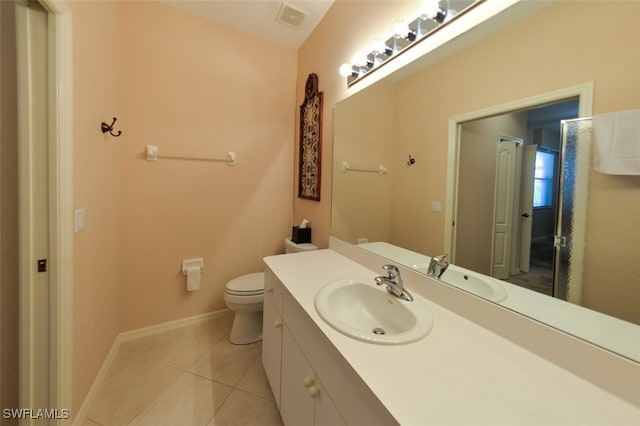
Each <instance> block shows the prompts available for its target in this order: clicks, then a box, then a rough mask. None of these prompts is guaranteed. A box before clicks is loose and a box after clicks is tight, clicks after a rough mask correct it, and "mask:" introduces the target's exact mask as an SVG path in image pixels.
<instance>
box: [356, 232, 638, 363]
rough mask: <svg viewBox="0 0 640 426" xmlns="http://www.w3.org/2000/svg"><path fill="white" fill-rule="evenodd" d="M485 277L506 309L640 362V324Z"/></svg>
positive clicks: (414, 256)
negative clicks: (498, 288) (504, 294)
mask: <svg viewBox="0 0 640 426" xmlns="http://www.w3.org/2000/svg"><path fill="white" fill-rule="evenodd" d="M358 247H360V248H363V249H364V250H367V251H369V252H371V253H374V254H378V255H380V256H383V257H386V258H388V259H392V260H393V261H394V262H396V263H400V264H402V265H405V266H409V267H410V265H412V264H416V263H423V264H424V263H428V262H429V260H430V259H431V258H430V257H428V256H425V255H423V254H420V253H415V252H412V251H410V250H407V249H405V248H402V247H397V246H394V245H393V244H389V243H386V242H382V241H379V242H372V243H365V244H359V245H358ZM460 269H464V268H460ZM485 277H486V279H488V280H491V281H494V282H496V283H498V285H500V286H501V287H503V288H504V289H505V291H506V292H507V298H506V299H505V300H501V301H500V302H499V304H500V305H502V306H504V307H505V308H509V309H512V310H514V311H516V312H520V313H521V314H523V315H526V316H528V317H529V318H533V319H535V320H537V321H540V322H543V323H545V324H547V325H549V326H551V327H555V328H557V329H559V330H563V331H565V332H566V333H569V334H572V335H574V336H577V337H579V338H581V339H584V340H587V341H589V342H592V343H594V344H596V345H599V346H601V347H603V348H607V349H608V350H610V351H613V352H615V353H618V354H620V355H622V356H625V357H627V358H629V359H632V360H636V361H639V362H640V327H638V326H637V325H636V324H633V323H630V322H627V321H624V320H621V319H618V318H614V317H612V316H609V315H605V314H603V313H600V312H597V311H594V310H591V309H586V308H584V307H582V306H580V305H576V304H573V303H568V302H565V301H564V300H561V299H556V298H555V297H549V296H546V295H544V294H540V293H537V292H535V291H531V290H528V289H525V288H522V287H518V286H516V285H513V284H510V283H508V282H505V281H501V280H498V279H495V278H492V277H489V276H485Z"/></svg>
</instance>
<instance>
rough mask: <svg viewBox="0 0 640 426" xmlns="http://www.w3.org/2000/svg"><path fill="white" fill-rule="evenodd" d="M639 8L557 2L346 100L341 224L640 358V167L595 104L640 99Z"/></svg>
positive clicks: (359, 240) (383, 249)
mask: <svg viewBox="0 0 640 426" xmlns="http://www.w3.org/2000/svg"><path fill="white" fill-rule="evenodd" d="M639 19H640V3H636V2H623V1H621V2H615V4H612V2H604V1H602V2H573V1H559V2H554V3H550V5H549V6H547V7H545V8H544V9H542V10H539V11H537V12H535V13H534V14H531V15H529V16H527V17H525V18H522V19H520V20H519V21H518V22H515V23H513V24H512V25H510V26H507V27H505V28H503V29H501V30H500V31H498V32H495V33H493V34H491V35H489V36H486V37H484V38H483V39H482V40H478V41H475V42H474V43H473V44H471V45H468V46H467V47H464V48H463V49H460V50H457V51H456V52H454V53H451V54H449V55H448V56H446V57H444V58H443V59H440V60H438V61H437V62H434V63H432V64H430V65H429V66H428V67H426V68H423V69H420V70H417V71H415V72H413V73H411V74H409V75H408V76H403V78H401V79H398V78H393V76H391V77H390V78H387V79H383V80H380V81H378V82H376V83H375V84H373V85H371V86H369V87H367V88H366V89H363V90H362V91H360V92H358V93H356V94H355V95H353V96H351V97H349V98H347V99H345V100H344V101H342V102H340V103H338V104H337V105H336V106H335V111H334V114H335V116H334V158H333V164H334V170H333V195H332V197H333V199H332V219H331V220H332V222H331V233H332V235H333V236H335V237H338V238H340V239H342V240H344V241H347V242H349V243H353V244H357V245H359V246H360V247H361V248H363V249H365V250H369V251H372V252H375V253H377V254H380V255H383V256H385V257H387V258H389V259H390V260H393V261H395V262H398V263H403V264H405V265H407V266H409V267H412V268H414V269H416V270H418V271H421V272H425V273H426V272H427V267H428V263H429V261H430V259H431V258H433V257H435V256H437V255H441V254H445V253H446V254H447V255H448V258H447V259H448V260H450V261H451V263H452V265H451V266H449V268H448V269H447V270H445V272H444V273H443V275H442V276H441V277H440V278H441V279H442V280H443V281H444V282H447V283H450V284H453V285H456V286H459V287H461V288H463V289H465V290H467V291H470V292H471V293H474V294H476V295H478V296H481V297H484V298H486V299H488V300H491V301H494V302H496V303H500V304H502V305H503V306H505V307H506V308H509V309H513V310H515V311H518V312H520V313H523V314H525V315H527V316H530V317H532V318H534V319H536V320H539V321H541V322H544V323H546V324H549V325H551V326H554V327H557V328H560V329H562V330H564V331H566V332H568V333H570V334H573V335H576V336H578V337H580V338H583V339H585V340H588V341H591V342H593V343H595V344H597V345H600V346H602V347H605V348H607V349H609V350H611V351H613V352H616V353H619V354H621V355H623V356H625V357H628V358H630V359H634V360H636V361H640V343H639V342H640V325H639V324H640V176H637V175H608V174H603V173H600V172H598V171H596V170H594V169H593V161H594V160H593V156H594V154H593V149H591V146H592V120H590V119H586V117H587V116H591V115H598V114H604V113H612V112H616V111H624V110H630V109H636V108H640V81H639V80H638V75H640V28H639V27H638V25H637V22H638V20H639ZM593 28H598V31H594V30H593ZM344 163H347V164H349V166H350V167H351V168H350V169H348V168H345V167H343V164H344ZM503 222H504V223H503ZM506 222H508V223H507V225H505V226H504V227H501V226H503V225H504V224H505V223H506ZM563 224H564V225H563ZM561 225H563V226H564V228H562V226H561ZM504 229H506V230H507V231H504V232H503V230H504ZM558 229H563V230H562V231H561V233H560V234H558ZM562 250H564V252H563V251H562ZM567 252H568V253H567ZM461 280H462V281H461ZM465 285H467V286H468V288H465V287H464V286H465Z"/></svg>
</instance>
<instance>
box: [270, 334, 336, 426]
mask: <svg viewBox="0 0 640 426" xmlns="http://www.w3.org/2000/svg"><path fill="white" fill-rule="evenodd" d="M282 365H283V366H284V368H283V369H282V381H281V392H282V393H281V401H282V404H281V406H280V415H281V416H282V420H283V422H284V424H285V425H315V426H341V425H345V426H346V423H345V421H344V420H343V419H342V416H341V415H340V412H339V411H338V409H337V408H336V406H335V404H334V403H333V401H332V400H331V397H330V396H329V394H328V393H327V392H326V389H325V388H324V387H323V386H322V383H321V382H320V378H319V377H318V375H317V374H316V372H315V371H314V370H313V368H312V367H311V365H310V364H309V362H308V361H307V359H306V357H305V356H304V354H303V353H302V350H301V349H300V347H299V346H298V344H297V343H296V341H295V339H294V338H293V336H292V335H291V332H290V331H289V328H288V327H287V326H284V327H283V329H282Z"/></svg>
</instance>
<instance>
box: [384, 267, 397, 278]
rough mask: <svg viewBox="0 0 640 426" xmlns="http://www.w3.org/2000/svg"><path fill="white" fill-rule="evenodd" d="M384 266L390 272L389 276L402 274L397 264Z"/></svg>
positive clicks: (395, 276) (393, 276)
mask: <svg viewBox="0 0 640 426" xmlns="http://www.w3.org/2000/svg"><path fill="white" fill-rule="evenodd" d="M383 268H384V270H385V271H387V272H388V273H389V278H397V277H399V276H400V271H399V270H398V267H397V266H396V265H384V266H383Z"/></svg>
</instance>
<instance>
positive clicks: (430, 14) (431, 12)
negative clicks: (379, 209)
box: [420, 0, 440, 20]
mask: <svg viewBox="0 0 640 426" xmlns="http://www.w3.org/2000/svg"><path fill="white" fill-rule="evenodd" d="M438 10H440V3H439V2H438V0H427V1H424V2H422V3H421V4H420V18H421V19H422V20H426V19H433V18H435V17H436V15H437V14H438Z"/></svg>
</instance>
